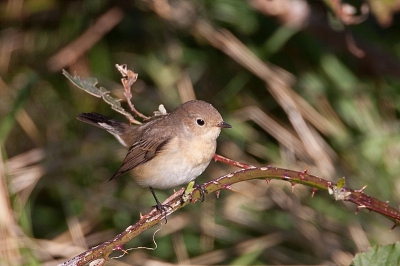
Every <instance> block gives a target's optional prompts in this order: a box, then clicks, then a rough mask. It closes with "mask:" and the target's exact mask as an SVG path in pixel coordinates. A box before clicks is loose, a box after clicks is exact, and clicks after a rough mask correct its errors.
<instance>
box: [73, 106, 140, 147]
mask: <svg viewBox="0 0 400 266" xmlns="http://www.w3.org/2000/svg"><path fill="white" fill-rule="evenodd" d="M76 118H77V119H78V120H80V121H82V122H85V123H88V124H90V125H93V126H96V127H99V128H102V129H105V130H107V131H108V132H109V133H111V134H112V135H114V137H116V138H117V140H118V141H119V142H120V143H121V144H122V145H124V146H125V147H128V148H129V146H130V144H131V143H129V141H128V139H127V137H128V134H129V132H130V130H129V129H130V127H132V126H131V125H128V124H125V123H122V122H118V121H116V120H113V119H110V118H108V117H105V116H104V115H101V114H98V113H82V114H79V115H78V116H77V117H76Z"/></svg>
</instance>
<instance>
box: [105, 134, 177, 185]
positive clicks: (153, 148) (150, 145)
mask: <svg viewBox="0 0 400 266" xmlns="http://www.w3.org/2000/svg"><path fill="white" fill-rule="evenodd" d="M171 139H172V136H166V135H165V134H164V136H163V134H161V137H160V136H158V137H152V138H149V137H148V138H142V139H140V140H139V141H137V142H136V143H134V144H133V145H132V146H131V147H130V148H129V151H128V154H127V155H126V157H125V159H124V161H123V162H122V164H121V166H120V168H119V169H118V171H117V172H116V173H115V174H114V175H113V176H112V177H111V178H110V180H111V179H113V178H116V177H118V176H120V175H122V174H124V173H126V172H128V171H130V170H132V169H133V168H135V167H137V166H138V165H141V164H143V163H145V162H148V161H149V160H151V159H152V158H154V157H155V156H156V155H157V153H158V152H160V151H161V150H162V149H163V147H165V145H166V144H167V143H168V142H169V141H170V140H171Z"/></svg>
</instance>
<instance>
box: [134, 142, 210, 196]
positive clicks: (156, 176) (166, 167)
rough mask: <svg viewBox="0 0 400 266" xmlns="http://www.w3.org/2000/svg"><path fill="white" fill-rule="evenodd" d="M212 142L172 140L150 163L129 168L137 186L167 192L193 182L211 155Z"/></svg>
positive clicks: (205, 166)
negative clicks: (131, 169)
mask: <svg viewBox="0 0 400 266" xmlns="http://www.w3.org/2000/svg"><path fill="white" fill-rule="evenodd" d="M215 149H216V140H215V139H210V138H201V137H200V138H197V139H195V140H188V139H186V140H185V141H182V140H178V138H177V137H175V138H173V139H172V140H171V141H170V142H169V143H168V144H167V145H166V146H165V147H164V148H163V149H162V151H161V152H160V153H158V154H157V155H156V156H155V157H154V158H153V159H152V160H150V161H149V162H146V163H144V164H142V165H139V166H137V167H136V168H134V169H133V175H134V178H135V179H136V181H137V182H138V184H139V185H141V186H143V187H153V188H157V189H168V188H172V187H176V186H179V185H182V184H186V183H189V182H190V181H192V180H194V179H196V178H197V177H198V176H199V175H201V173H203V171H204V170H205V169H206V168H207V166H208V165H209V163H210V161H211V159H212V157H213V155H214V154H215Z"/></svg>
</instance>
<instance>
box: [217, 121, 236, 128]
mask: <svg viewBox="0 0 400 266" xmlns="http://www.w3.org/2000/svg"><path fill="white" fill-rule="evenodd" d="M217 127H220V128H232V126H231V125H229V124H228V123H226V122H224V121H222V122H220V123H218V124H217Z"/></svg>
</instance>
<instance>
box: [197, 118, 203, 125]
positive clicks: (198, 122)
mask: <svg viewBox="0 0 400 266" xmlns="http://www.w3.org/2000/svg"><path fill="white" fill-rule="evenodd" d="M196 123H197V124H198V125H199V126H201V127H202V126H204V124H205V123H204V120H203V119H200V118H197V119H196Z"/></svg>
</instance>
